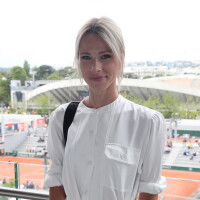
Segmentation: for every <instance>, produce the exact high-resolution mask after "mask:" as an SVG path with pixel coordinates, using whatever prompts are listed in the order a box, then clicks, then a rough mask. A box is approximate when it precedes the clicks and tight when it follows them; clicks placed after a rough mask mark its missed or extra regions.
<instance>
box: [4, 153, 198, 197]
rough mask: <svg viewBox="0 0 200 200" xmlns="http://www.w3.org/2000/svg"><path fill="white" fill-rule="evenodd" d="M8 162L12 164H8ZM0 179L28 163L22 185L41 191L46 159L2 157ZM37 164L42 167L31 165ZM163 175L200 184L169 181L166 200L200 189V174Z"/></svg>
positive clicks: (167, 172)
mask: <svg viewBox="0 0 200 200" xmlns="http://www.w3.org/2000/svg"><path fill="white" fill-rule="evenodd" d="M8 160H10V161H11V163H7V162H8ZM0 161H5V162H6V163H4V162H0V178H1V180H3V178H6V179H7V180H9V179H10V178H14V177H15V175H14V164H13V163H12V162H14V163H27V164H29V165H25V164H20V165H19V166H20V167H19V169H18V170H19V174H20V175H19V178H20V185H21V184H23V183H25V182H26V181H28V182H29V183H30V182H31V181H32V182H33V183H34V185H35V186H36V185H38V187H39V188H40V189H41V188H43V179H44V166H42V163H43V161H44V159H38V158H27V157H11V156H2V157H0ZM30 164H37V165H40V166H35V165H30ZM162 175H163V176H165V177H172V178H181V179H190V180H198V181H199V182H192V181H190V182H189V181H182V180H172V179H167V188H166V189H165V191H164V192H163V193H162V194H163V195H164V196H165V198H164V199H165V200H170V199H176V200H179V199H183V198H178V196H179V197H190V196H191V195H192V194H193V193H195V191H197V189H198V188H199V187H200V173H199V172H186V171H177V170H163V171H162ZM168 195H170V196H171V195H174V196H177V198H172V197H170V196H168Z"/></svg>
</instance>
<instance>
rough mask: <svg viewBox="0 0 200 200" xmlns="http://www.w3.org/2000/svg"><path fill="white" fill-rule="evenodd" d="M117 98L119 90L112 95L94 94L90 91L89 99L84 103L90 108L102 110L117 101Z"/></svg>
mask: <svg viewBox="0 0 200 200" xmlns="http://www.w3.org/2000/svg"><path fill="white" fill-rule="evenodd" d="M117 97H118V92H117V89H116V90H114V91H112V92H111V93H108V92H102V91H100V92H96V91H95V92H94V91H92V90H89V97H87V98H86V99H85V101H84V103H85V105H86V106H87V107H89V108H100V107H103V106H106V105H108V104H110V103H112V102H113V101H115V100H116V99H117Z"/></svg>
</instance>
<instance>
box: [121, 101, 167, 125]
mask: <svg viewBox="0 0 200 200" xmlns="http://www.w3.org/2000/svg"><path fill="white" fill-rule="evenodd" d="M122 105H123V106H122V107H123V112H128V113H129V114H131V115H133V116H134V118H138V119H140V120H145V121H146V120H148V121H152V122H156V121H164V117H163V115H162V113H160V112H159V111H157V110H153V109H150V108H147V107H145V106H142V105H139V104H136V103H134V102H132V101H130V100H128V99H126V98H124V97H122Z"/></svg>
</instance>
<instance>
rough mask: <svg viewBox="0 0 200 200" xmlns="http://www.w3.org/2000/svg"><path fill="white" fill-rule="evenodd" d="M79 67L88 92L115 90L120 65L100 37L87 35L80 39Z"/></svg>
mask: <svg viewBox="0 0 200 200" xmlns="http://www.w3.org/2000/svg"><path fill="white" fill-rule="evenodd" d="M79 67H80V71H81V74H82V76H83V79H84V80H85V82H86V83H87V84H88V85H89V88H90V90H93V91H102V90H108V91H109V92H110V91H112V90H116V77H117V75H118V73H119V71H120V63H119V61H118V59H117V58H116V57H115V56H114V54H113V52H112V51H111V49H110V48H109V46H108V45H107V44H106V42H105V41H104V40H103V39H102V38H101V37H100V36H98V35H95V34H89V35H86V36H84V37H83V38H82V39H81V41H80V44H79Z"/></svg>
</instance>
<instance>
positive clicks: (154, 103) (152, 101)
mask: <svg viewBox="0 0 200 200" xmlns="http://www.w3.org/2000/svg"><path fill="white" fill-rule="evenodd" d="M143 105H144V106H146V107H148V108H151V109H154V110H158V109H159V107H160V100H159V98H157V97H155V96H154V95H150V96H149V98H148V99H147V100H146V101H144V103H143Z"/></svg>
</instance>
